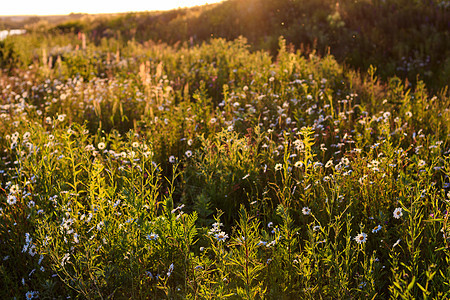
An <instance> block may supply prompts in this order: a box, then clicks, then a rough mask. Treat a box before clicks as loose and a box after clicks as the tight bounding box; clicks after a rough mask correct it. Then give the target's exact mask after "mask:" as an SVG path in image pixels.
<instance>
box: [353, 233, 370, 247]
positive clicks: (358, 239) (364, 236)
mask: <svg viewBox="0 0 450 300" xmlns="http://www.w3.org/2000/svg"><path fill="white" fill-rule="evenodd" d="M355 241H356V242H357V243H358V244H363V243H365V242H366V241H367V234H365V233H364V232H361V233H360V234H358V235H357V236H355Z"/></svg>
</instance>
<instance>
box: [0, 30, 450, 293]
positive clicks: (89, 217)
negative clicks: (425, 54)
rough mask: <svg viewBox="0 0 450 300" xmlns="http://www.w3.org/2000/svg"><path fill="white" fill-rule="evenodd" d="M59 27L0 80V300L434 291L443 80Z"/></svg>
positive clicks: (443, 152) (440, 283)
mask: <svg viewBox="0 0 450 300" xmlns="http://www.w3.org/2000/svg"><path fill="white" fill-rule="evenodd" d="M27 38H28V39H31V38H33V36H31V37H27ZM77 38H78V37H77V36H73V37H72V40H71V39H70V38H69V37H67V36H64V35H62V36H56V37H52V40H51V41H52V42H48V44H47V46H46V47H42V48H39V49H37V50H36V49H28V48H26V47H23V49H24V51H30V53H29V56H28V58H29V62H28V63H24V64H23V65H20V61H19V62H17V66H18V67H16V68H10V69H8V70H6V69H4V70H3V71H2V72H1V73H0V102H1V103H0V104H1V105H0V119H1V121H0V151H1V154H0V157H1V159H0V183H1V186H0V287H1V289H0V298H1V299H13V298H15V299H24V298H26V299H33V298H36V299H37V298H39V299H67V298H72V299H73V298H77V299H227V298H229V299H386V298H395V299H400V298H401V299H448V298H450V288H449V285H450V268H449V266H450V244H449V243H450V224H449V221H448V214H447V210H448V208H447V206H448V205H449V202H448V201H450V192H449V191H450V179H449V175H450V160H449V154H450V151H449V148H450V144H449V138H448V137H449V134H450V110H449V109H450V98H449V93H448V90H447V88H446V87H442V89H441V90H436V91H433V92H430V91H428V90H427V87H426V86H425V84H424V83H423V82H422V81H420V78H419V80H418V81H417V84H415V85H414V86H411V85H409V84H408V83H407V82H405V81H404V80H401V79H399V78H397V77H390V78H389V79H388V80H386V81H380V80H378V78H377V69H376V68H375V67H370V69H369V70H368V71H367V73H366V72H364V73H358V72H356V71H352V70H351V69H349V68H346V67H344V66H343V65H342V64H339V63H337V62H336V60H335V59H334V57H333V56H331V55H327V56H318V55H316V54H315V53H314V52H311V53H308V54H307V55H306V54H304V53H302V52H300V51H297V52H296V51H293V50H290V49H289V47H286V45H285V44H286V43H285V41H284V39H283V38H280V40H279V49H278V54H277V56H275V57H274V56H271V55H270V54H269V53H268V52H265V51H250V50H249V47H250V46H249V44H248V43H247V41H246V40H245V39H244V38H238V39H236V40H234V41H226V40H224V39H211V40H210V41H209V42H205V43H203V44H201V45H188V44H187V43H184V44H181V45H180V44H179V45H175V46H170V45H166V44H158V43H152V42H147V43H144V44H142V43H137V42H133V41H129V42H128V43H127V44H126V45H125V46H123V47H121V48H120V49H119V47H117V45H115V44H114V43H112V42H109V41H108V40H107V39H104V40H103V42H102V44H99V45H95V44H91V43H90V42H89V40H87V42H86V40H85V37H83V36H81V39H80V40H78V39H77ZM23 39H24V37H20V36H17V37H8V42H11V43H13V42H15V43H20V42H21V41H23ZM42 39H43V40H45V37H42ZM80 41H82V44H81V42H80ZM76 43H78V44H79V45H78V46H77V47H75V46H73V45H75V44H76ZM24 45H25V44H24ZM32 51H35V52H32ZM24 61H25V60H24ZM24 61H22V62H24ZM19 65H20V66H19Z"/></svg>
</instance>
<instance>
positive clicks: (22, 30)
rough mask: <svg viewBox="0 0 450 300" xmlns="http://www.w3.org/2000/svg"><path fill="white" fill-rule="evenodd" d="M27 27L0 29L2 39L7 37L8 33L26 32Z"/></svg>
mask: <svg viewBox="0 0 450 300" xmlns="http://www.w3.org/2000/svg"><path fill="white" fill-rule="evenodd" d="M25 32H26V30H25V29H11V30H0V41H2V40H4V39H6V37H7V36H8V35H16V34H24V33H25Z"/></svg>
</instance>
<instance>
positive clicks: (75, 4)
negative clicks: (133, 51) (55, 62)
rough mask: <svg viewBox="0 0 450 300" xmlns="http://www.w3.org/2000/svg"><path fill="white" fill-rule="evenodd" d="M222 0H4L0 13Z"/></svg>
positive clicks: (152, 7) (66, 11)
mask: <svg viewBox="0 0 450 300" xmlns="http://www.w3.org/2000/svg"><path fill="white" fill-rule="evenodd" d="M222 1H223V0H164V1H155V0H150V1H142V0H126V1H117V0H114V1H104V0H100V1H92V0H76V1H58V0H39V1H36V0H17V1H4V2H3V3H2V4H1V5H0V15H2V16H8V15H65V14H70V13H89V14H98V13H118V12H131V11H151V10H169V9H175V8H179V7H191V6H196V5H203V4H207V3H208V4H211V3H217V2H222Z"/></svg>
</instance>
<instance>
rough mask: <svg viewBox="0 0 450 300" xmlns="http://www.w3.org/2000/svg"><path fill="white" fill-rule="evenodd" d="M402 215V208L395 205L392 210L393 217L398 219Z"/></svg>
mask: <svg viewBox="0 0 450 300" xmlns="http://www.w3.org/2000/svg"><path fill="white" fill-rule="evenodd" d="M402 216H403V212H402V208H401V207H397V208H396V209H395V210H394V218H396V219H400V218H401V217H402Z"/></svg>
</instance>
